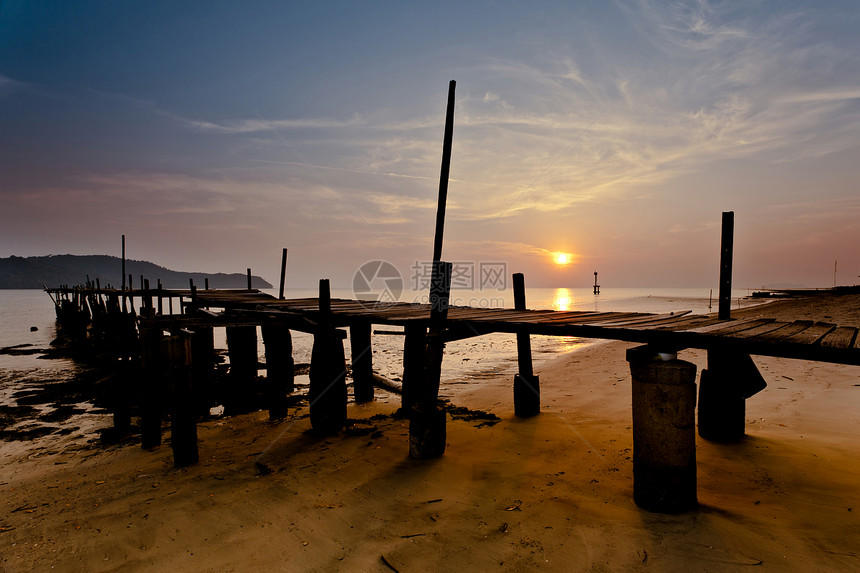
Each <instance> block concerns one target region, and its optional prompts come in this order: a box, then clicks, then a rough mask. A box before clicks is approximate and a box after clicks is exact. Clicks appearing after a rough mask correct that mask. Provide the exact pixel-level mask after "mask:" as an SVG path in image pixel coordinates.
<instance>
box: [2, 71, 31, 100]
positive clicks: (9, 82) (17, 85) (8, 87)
mask: <svg viewBox="0 0 860 573" xmlns="http://www.w3.org/2000/svg"><path fill="white" fill-rule="evenodd" d="M26 85H27V84H25V83H24V82H19V81H18V80H13V79H12V78H10V77H8V76H4V75H3V74H0V97H4V96H8V95H10V94H12V93H14V92H16V91H18V90H20V89H22V88H24V87H25V86H26Z"/></svg>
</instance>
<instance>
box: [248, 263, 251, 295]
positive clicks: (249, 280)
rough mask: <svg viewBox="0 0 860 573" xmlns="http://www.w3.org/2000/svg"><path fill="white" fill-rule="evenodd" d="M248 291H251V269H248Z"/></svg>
mask: <svg viewBox="0 0 860 573" xmlns="http://www.w3.org/2000/svg"><path fill="white" fill-rule="evenodd" d="M248 290H251V268H250V267H249V268H248Z"/></svg>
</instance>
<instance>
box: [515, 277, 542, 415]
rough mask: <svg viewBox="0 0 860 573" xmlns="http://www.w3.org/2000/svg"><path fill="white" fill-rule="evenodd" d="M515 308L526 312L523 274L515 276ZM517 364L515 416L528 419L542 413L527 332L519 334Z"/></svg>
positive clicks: (538, 387)
mask: <svg viewBox="0 0 860 573" xmlns="http://www.w3.org/2000/svg"><path fill="white" fill-rule="evenodd" d="M513 278H514V308H515V309H516V310H526V286H525V278H524V277H523V274H522V273H515V274H514V277H513ZM517 364H518V366H519V373H517V374H515V375H514V414H515V415H517V416H520V417H523V418H528V417H530V416H534V415H536V414H539V413H540V380H539V379H538V377H537V376H535V374H534V371H533V369H532V346H531V339H530V337H529V334H528V333H527V332H518V333H517Z"/></svg>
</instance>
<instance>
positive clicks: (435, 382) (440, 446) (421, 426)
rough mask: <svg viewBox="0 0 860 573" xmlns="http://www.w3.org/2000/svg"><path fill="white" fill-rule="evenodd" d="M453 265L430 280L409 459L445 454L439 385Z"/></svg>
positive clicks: (438, 268) (441, 266) (441, 267)
mask: <svg viewBox="0 0 860 573" xmlns="http://www.w3.org/2000/svg"><path fill="white" fill-rule="evenodd" d="M451 267H452V265H451V263H447V262H443V261H439V262H437V263H435V264H434V265H433V275H432V278H431V281H430V305H431V306H430V329H429V333H428V336H427V354H426V358H425V361H424V379H423V385H422V387H420V388H419V389H418V391H417V392H416V398H417V399H416V402H415V404H414V405H413V406H412V411H411V412H410V416H409V457H411V458H413V459H427V458H435V457H439V456H441V455H442V454H444V453H445V440H446V439H447V434H446V429H445V417H446V414H445V410H444V409H443V408H440V407H439V404H438V400H439V383H440V378H441V374H442V355H443V353H444V350H445V342H444V335H445V321H446V320H447V318H448V300H449V293H450V290H451Z"/></svg>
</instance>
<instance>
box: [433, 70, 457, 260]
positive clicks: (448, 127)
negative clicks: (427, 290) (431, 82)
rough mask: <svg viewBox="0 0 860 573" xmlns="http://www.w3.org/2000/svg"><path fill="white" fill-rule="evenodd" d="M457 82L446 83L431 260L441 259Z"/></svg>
mask: <svg viewBox="0 0 860 573" xmlns="http://www.w3.org/2000/svg"><path fill="white" fill-rule="evenodd" d="M456 87H457V82H455V81H454V80H451V82H450V83H449V84H448V109H447V112H446V113H445V136H444V141H443V143H442V172H441V174H440V175H439V200H438V204H437V207H436V234H435V237H434V239H433V262H437V261H440V260H441V259H442V235H443V232H444V230H445V205H446V203H447V201H448V177H449V174H450V172H451V148H452V146H453V140H454V91H455V89H456Z"/></svg>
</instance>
